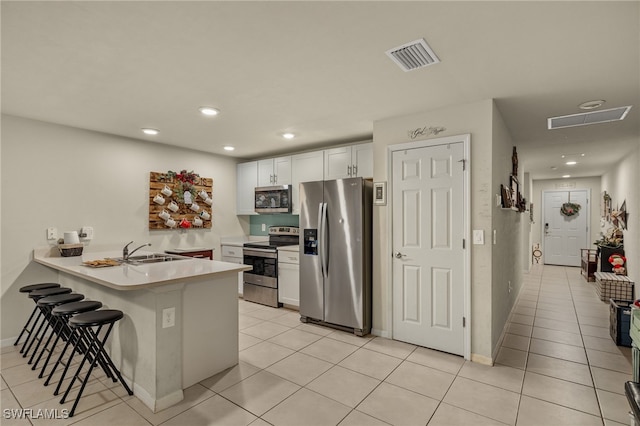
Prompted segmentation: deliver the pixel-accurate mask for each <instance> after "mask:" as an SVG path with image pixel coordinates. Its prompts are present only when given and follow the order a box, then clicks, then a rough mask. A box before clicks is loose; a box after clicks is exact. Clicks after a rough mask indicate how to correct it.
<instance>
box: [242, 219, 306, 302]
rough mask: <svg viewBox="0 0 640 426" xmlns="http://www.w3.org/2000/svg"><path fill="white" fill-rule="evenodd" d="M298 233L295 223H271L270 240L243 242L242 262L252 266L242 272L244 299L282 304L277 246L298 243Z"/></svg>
mask: <svg viewBox="0 0 640 426" xmlns="http://www.w3.org/2000/svg"><path fill="white" fill-rule="evenodd" d="M299 232H300V231H299V228H298V227H294V226H271V227H269V241H264V242H257V243H245V244H244V246H243V250H242V254H243V257H244V262H243V263H244V264H245V265H251V266H252V268H253V269H251V270H250V271H245V272H244V274H243V281H244V289H243V293H244V295H243V297H244V300H247V301H249V302H256V303H261V304H263V305H268V306H273V307H275V308H278V307H280V306H282V305H281V304H280V303H279V302H278V247H279V246H292V245H297V244H298V241H299V235H300V233H299Z"/></svg>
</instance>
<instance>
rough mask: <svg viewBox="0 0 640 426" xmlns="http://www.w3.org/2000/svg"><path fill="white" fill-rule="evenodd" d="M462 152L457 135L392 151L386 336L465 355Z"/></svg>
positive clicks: (462, 147) (462, 144)
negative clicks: (389, 314) (390, 328)
mask: <svg viewBox="0 0 640 426" xmlns="http://www.w3.org/2000/svg"><path fill="white" fill-rule="evenodd" d="M442 139H447V140H450V139H451V138H442ZM458 140H459V139H458ZM434 141H435V142H434V143H437V141H438V140H437V139H436V140H434ZM464 152H465V148H464V143H463V142H457V141H456V142H455V143H446V144H441V145H432V146H426V147H420V148H414V149H407V150H400V151H393V153H392V176H393V187H392V189H393V193H392V200H391V202H392V214H393V223H392V227H393V229H392V233H393V236H392V242H393V254H392V255H393V266H392V270H393V271H392V276H393V285H392V287H393V289H392V293H393V295H392V296H393V338H394V339H396V340H402V341H405V342H410V343H413V344H417V345H420V346H425V347H429V348H433V349H438V350H442V351H445V352H449V353H453V354H457V355H464V353H463V352H464V329H463V316H464V304H465V299H464V298H465V287H464V286H465V278H464V274H465V260H464V259H465V254H464V248H463V238H464V235H465V232H464V228H465V226H464V207H465V202H464V199H465V197H464V182H465V180H464V173H465V172H464V165H465V163H464Z"/></svg>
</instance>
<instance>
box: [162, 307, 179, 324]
mask: <svg viewBox="0 0 640 426" xmlns="http://www.w3.org/2000/svg"><path fill="white" fill-rule="evenodd" d="M174 325H176V308H165V309H163V310H162V328H169V327H173V326H174Z"/></svg>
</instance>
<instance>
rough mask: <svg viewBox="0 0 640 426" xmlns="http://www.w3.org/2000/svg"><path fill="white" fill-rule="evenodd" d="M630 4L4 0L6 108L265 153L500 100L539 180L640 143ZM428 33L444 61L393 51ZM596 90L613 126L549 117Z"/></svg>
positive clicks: (585, 169)
mask: <svg viewBox="0 0 640 426" xmlns="http://www.w3.org/2000/svg"><path fill="white" fill-rule="evenodd" d="M639 5H640V3H639V2H637V1H631V2H629V1H623V2H614V1H604V2H592V1H584V2H582V1H572V2H515V1H514V2H482V1H472V2H429V1H413V2H393V1H390V2H377V1H376V2H368V1H351V2H313V1H301V2H277V1H269V2H262V1H261V2H248V1H237V2H206V1H200V2H181V1H172V2H160V1H158V2H147V1H140V2H119V1H114V2H92V1H88V2H48V1H45V2H26V1H18V2H11V1H2V3H1V13H2V52H1V53H2V111H3V113H5V114H10V115H16V116H22V117H27V118H32V119H36V120H42V121H47V122H53V123H59V124H64V125H68V126H74V127H79V128H84V129H90V130H95V131H99V132H105V133H110V134H114V135H120V136H124V137H129V138H136V139H145V140H153V141H157V142H159V143H164V144H170V145H175V146H180V147H188V148H192V149H196V150H201V151H206V152H211V153H215V154H220V155H231V156H234V157H240V158H258V157H264V156H269V155H275V154H278V153H282V152H293V151H301V150H305V149H311V148H316V147H319V146H326V145H330V144H337V143H343V142H352V141H359V140H366V139H371V137H372V132H373V122H374V121H376V120H381V119H385V118H389V117H394V116H402V115H408V114H413V113H416V112H423V111H429V110H432V109H438V108H441V107H443V106H450V105H457V104H464V103H469V102H475V101H480V100H483V99H489V98H493V99H495V102H496V105H497V106H498V109H499V110H500V112H501V114H502V116H503V119H504V121H505V123H506V125H507V127H508V129H509V131H510V133H511V135H512V138H513V140H514V143H515V144H516V145H517V146H518V152H519V158H520V162H521V164H522V167H523V169H524V170H526V171H529V172H530V173H531V175H532V177H533V178H537V179H543V178H556V177H559V176H561V175H562V174H565V173H571V174H572V176H573V177H579V176H593V175H600V174H602V173H604V172H605V171H606V170H607V169H608V168H609V167H611V165H612V164H613V163H615V162H616V161H618V160H620V159H621V158H622V157H623V156H624V155H625V154H627V153H628V152H629V151H630V150H632V149H634V148H635V147H636V146H637V145H638V144H639V143H640V131H639V127H640V102H639V100H640V25H639V22H640V8H639ZM420 38H424V39H426V41H427V42H428V43H429V45H430V46H431V48H432V49H433V50H434V52H435V53H436V55H438V57H439V59H440V61H441V62H440V63H438V64H435V65H431V66H428V67H426V68H422V69H418V70H414V71H411V72H403V71H402V70H401V69H400V68H399V67H398V66H397V65H396V64H394V63H393V62H392V61H391V60H390V59H389V58H388V57H387V56H386V55H385V52H386V51H387V50H389V49H391V48H394V47H397V46H400V45H402V44H404V43H407V42H410V41H414V40H416V39H420ZM593 99H604V100H606V104H605V105H604V106H603V107H602V108H613V107H620V106H626V105H634V107H633V108H632V109H631V112H630V113H629V114H628V116H627V118H626V119H625V120H624V121H621V122H615V123H605V124H595V125H590V126H584V127H579V128H568V129H561V130H547V129H546V123H547V121H546V120H547V118H548V117H550V116H554V115H565V114H574V113H578V112H580V110H579V109H578V104H580V103H582V102H584V101H588V100H593ZM202 105H207V106H212V107H215V108H218V109H219V110H220V111H221V113H220V114H219V115H218V116H217V117H214V118H210V117H204V116H202V115H201V114H199V112H198V107H200V106H202ZM428 124H430V125H431V124H433V125H437V124H438V123H428ZM142 127H151V128H156V129H159V130H160V134H158V135H156V136H146V135H143V134H142V133H141V131H140V129H141V128H142ZM288 131H290V132H293V133H295V134H297V135H298V136H297V137H296V138H295V139H293V140H291V141H287V140H284V139H283V138H282V137H281V135H282V133H283V132H288ZM224 145H233V146H235V147H236V150H235V151H233V152H232V153H227V152H226V151H223V150H222V147H223V146H224ZM579 153H585V154H586V155H585V156H584V157H582V158H581V159H580V160H578V161H579V164H577V165H576V166H573V167H571V168H569V166H565V165H564V164H563V161H562V159H561V157H560V156H561V155H562V154H579ZM552 166H557V170H552V169H551V167H552Z"/></svg>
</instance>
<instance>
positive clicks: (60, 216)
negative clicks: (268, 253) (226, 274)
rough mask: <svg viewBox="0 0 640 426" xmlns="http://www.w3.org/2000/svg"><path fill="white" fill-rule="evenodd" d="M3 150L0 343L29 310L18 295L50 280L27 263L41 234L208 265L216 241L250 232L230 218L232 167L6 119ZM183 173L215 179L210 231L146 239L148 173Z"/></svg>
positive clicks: (153, 234) (181, 152)
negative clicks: (173, 252)
mask: <svg viewBox="0 0 640 426" xmlns="http://www.w3.org/2000/svg"><path fill="white" fill-rule="evenodd" d="M1 150H2V156H1V161H2V173H1V179H2V180H1V182H2V195H1V204H0V206H1V218H2V228H1V229H2V233H1V242H2V248H1V252H0V253H1V254H2V257H1V263H0V265H1V266H0V267H1V273H2V275H1V276H2V284H1V288H2V296H1V307H2V314H1V319H2V328H1V331H0V333H1V334H0V338H1V339H2V340H5V339H9V338H11V337H12V336H16V335H17V333H18V332H19V329H20V327H21V326H22V324H23V323H24V321H25V320H26V317H27V315H28V313H29V312H30V311H31V309H32V307H33V304H32V302H31V301H30V300H28V299H27V298H26V297H25V296H24V295H23V294H19V293H18V289H19V288H20V287H21V286H23V285H27V284H32V283H35V282H43V281H47V280H56V277H57V276H56V274H54V273H52V272H51V271H49V270H48V269H47V268H45V267H43V266H40V265H38V264H35V263H34V262H32V261H31V259H32V250H33V248H34V247H39V246H46V245H48V244H50V243H49V242H48V241H47V240H46V233H45V229H46V228H47V227H56V228H57V229H58V233H59V235H62V233H63V232H64V231H68V230H79V229H80V227H81V226H83V225H89V226H93V227H94V230H95V238H94V240H93V241H92V242H91V243H90V244H91V245H102V244H115V245H118V246H122V245H124V244H125V243H127V242H129V241H131V240H135V244H143V243H145V242H151V243H152V244H153V246H152V249H153V250H156V251H162V250H165V249H169V248H173V247H177V246H179V245H180V246H197V247H213V248H214V249H215V250H216V251H215V252H214V256H215V257H216V258H220V238H221V237H224V236H236V235H242V234H248V229H249V224H248V222H247V221H243V219H240V218H238V217H237V216H236V215H235V198H236V192H235V191H236V161H235V160H234V159H231V158H226V157H222V156H216V155H213V154H208V153H203V152H197V151H192V150H186V149H178V148H175V147H169V146H167V145H160V144H156V143H153V142H146V141H141V140H133V139H126V138H122V137H118V136H113V135H107V134H102V133H96V132H91V131H85V130H80V129H75V128H71V127H64V126H59V125H53V124H49V123H44V122H39V121H34V120H28V119H24V118H18V117H13V116H7V115H3V116H2V145H1ZM181 169H187V170H193V171H195V172H196V173H199V174H200V175H201V176H204V177H211V178H213V200H214V204H213V228H212V229H209V230H204V229H199V230H195V229H191V230H188V231H186V232H181V231H177V230H174V231H163V230H154V231H149V229H148V214H149V210H148V196H149V172H151V171H160V172H162V171H168V170H174V171H179V170H181ZM245 219H246V218H245Z"/></svg>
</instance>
